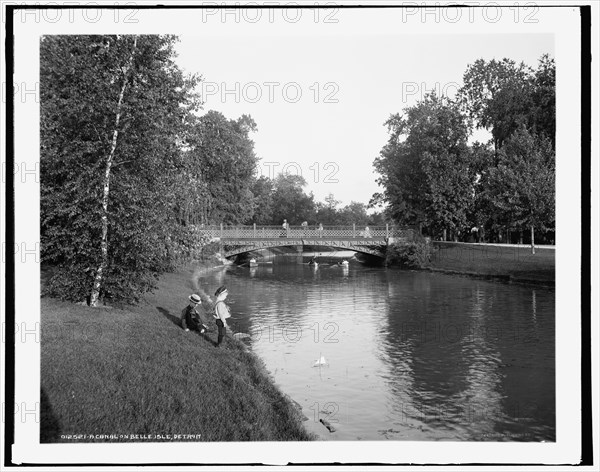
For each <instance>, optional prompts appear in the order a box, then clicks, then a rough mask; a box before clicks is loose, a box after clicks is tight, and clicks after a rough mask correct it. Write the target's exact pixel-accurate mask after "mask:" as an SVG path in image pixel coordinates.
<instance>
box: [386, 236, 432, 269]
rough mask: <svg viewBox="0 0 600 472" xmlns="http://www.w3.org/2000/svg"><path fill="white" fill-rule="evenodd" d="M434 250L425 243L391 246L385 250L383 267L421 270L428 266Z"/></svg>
mask: <svg viewBox="0 0 600 472" xmlns="http://www.w3.org/2000/svg"><path fill="white" fill-rule="evenodd" d="M435 250H436V249H435V248H434V247H433V245H432V244H431V243H428V242H427V241H419V242H412V241H411V242H408V243H396V244H391V245H390V246H388V248H387V253H386V258H385V265H388V266H389V265H400V266H404V267H412V268H419V269H422V268H425V267H427V266H428V265H429V263H430V262H431V256H432V255H433V253H434V252H435Z"/></svg>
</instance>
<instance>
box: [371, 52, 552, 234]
mask: <svg viewBox="0 0 600 472" xmlns="http://www.w3.org/2000/svg"><path fill="white" fill-rule="evenodd" d="M463 81H464V85H463V86H462V88H461V90H460V91H459V94H458V96H457V98H456V99H455V100H450V99H449V98H447V97H438V96H436V95H435V94H434V93H432V94H429V95H427V96H425V97H424V98H423V100H421V101H419V102H418V103H417V104H416V105H414V106H412V107H408V108H406V109H405V110H404V112H403V113H402V114H394V115H392V116H390V118H389V119H388V120H387V121H386V123H385V125H386V126H387V127H388V131H389V139H388V142H387V143H386V145H385V146H384V147H383V149H382V150H381V152H380V155H379V156H378V157H377V158H376V159H375V162H374V166H375V169H376V170H377V172H378V173H379V174H380V178H379V179H378V182H379V183H380V184H381V185H382V187H383V189H384V191H383V192H382V193H381V194H376V195H374V196H373V199H372V201H371V204H385V205H387V212H388V213H389V215H390V216H391V217H392V218H393V219H394V220H395V221H397V222H399V223H402V224H413V225H419V226H420V227H421V228H422V230H423V232H424V234H429V235H430V236H433V237H435V238H441V239H446V238H451V237H452V238H455V239H456V238H466V237H467V236H471V237H473V234H475V233H472V232H471V231H470V229H472V228H477V230H478V231H477V233H476V237H477V238H487V239H488V240H502V237H503V236H502V235H503V234H505V233H506V231H517V232H520V233H521V234H523V232H524V231H528V233H529V235H530V240H531V243H532V245H533V242H534V238H535V235H534V231H535V230H536V229H537V230H541V231H547V230H553V229H554V199H555V188H554V186H555V64H554V60H553V59H551V58H550V57H549V56H547V55H544V56H542V58H540V60H539V63H538V66H537V68H536V69H533V68H531V67H527V66H526V65H524V64H516V63H515V62H514V61H511V60H508V59H503V60H501V61H496V60H491V61H487V62H486V61H484V60H482V59H480V60H477V61H476V62H475V63H474V64H471V65H469V66H468V67H467V70H466V72H465V74H464V76H463ZM475 127H478V128H484V129H487V130H489V131H490V133H491V135H492V139H491V140H490V142H489V143H478V142H475V143H472V144H469V139H470V138H471V136H472V133H473V130H474V128H475ZM486 235H487V236H486ZM504 240H506V239H504Z"/></svg>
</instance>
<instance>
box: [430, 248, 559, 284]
mask: <svg viewBox="0 0 600 472" xmlns="http://www.w3.org/2000/svg"><path fill="white" fill-rule="evenodd" d="M433 244H434V246H435V248H436V251H435V253H434V254H433V255H432V257H431V262H430V264H428V266H427V268H429V269H431V270H434V271H443V272H448V273H456V274H463V275H471V276H477V277H486V278H497V279H500V280H505V281H510V282H518V283H535V284H543V285H554V280H555V250H554V248H544V247H536V253H535V254H531V247H529V246H525V245H523V246H502V245H487V244H468V243H448V242H444V243H441V242H434V243H433Z"/></svg>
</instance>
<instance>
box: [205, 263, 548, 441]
mask: <svg viewBox="0 0 600 472" xmlns="http://www.w3.org/2000/svg"><path fill="white" fill-rule="evenodd" d="M300 260H301V259H298V260H297V259H296V258H290V257H287V258H279V260H275V261H274V262H275V263H274V264H272V265H270V266H267V265H260V266H259V267H257V268H247V267H245V268H240V267H230V268H228V269H225V270H223V271H221V272H219V273H215V274H210V275H208V276H205V277H202V278H201V279H200V280H199V284H200V286H201V287H202V288H204V289H205V290H206V292H207V293H211V292H214V290H215V288H216V287H217V286H218V285H220V284H222V283H225V284H226V285H227V287H228V288H229V293H230V296H229V299H228V303H230V306H231V309H232V313H233V317H234V318H233V320H232V321H231V323H230V324H231V325H232V328H233V330H234V331H235V332H243V333H249V334H251V337H250V338H249V339H247V340H246V342H247V343H248V345H249V346H250V348H251V349H252V350H253V351H254V352H255V353H256V354H257V355H258V356H260V357H261V358H262V359H263V360H264V361H265V363H266V365H267V368H268V369H269V370H270V371H271V373H272V375H273V377H274V379H275V382H276V383H277V384H278V385H279V387H280V388H281V389H282V390H283V391H284V392H285V393H287V394H288V395H290V396H291V397H292V398H293V399H294V400H295V401H296V402H298V403H299V404H300V405H301V406H302V412H303V414H304V415H305V416H306V418H307V419H306V422H305V424H306V427H307V428H308V429H309V430H310V431H312V432H314V433H316V434H318V436H319V437H320V439H322V440H361V439H362V440H386V439H389V440H453V441H456V440H468V441H554V440H555V437H556V433H555V387H554V381H555V375H554V360H555V357H554V350H555V341H554V339H555V332H554V291H553V290H550V289H543V288H535V287H534V288H532V287H526V286H516V285H506V284H501V283H492V282H486V281H479V280H473V279H469V278H462V277H456V276H448V275H443V274H434V273H428V272H418V271H401V270H390V269H383V268H366V267H363V266H361V265H359V264H357V263H351V265H350V267H349V268H343V267H337V266H327V265H323V264H321V265H320V266H319V268H318V269H313V268H311V267H309V266H307V265H306V264H298V263H297V262H299V261H300ZM304 260H305V261H306V259H304ZM321 358H324V360H325V362H326V363H325V364H323V365H317V366H315V364H316V361H317V360H320V359H321ZM321 360H322V359H321ZM320 420H325V421H326V422H328V423H329V424H330V425H332V426H333V427H334V428H335V432H329V430H328V429H326V428H325V426H324V425H323V424H322V423H321V421H320Z"/></svg>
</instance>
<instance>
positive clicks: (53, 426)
mask: <svg viewBox="0 0 600 472" xmlns="http://www.w3.org/2000/svg"><path fill="white" fill-rule="evenodd" d="M40 413H41V414H40V443H51V442H58V441H59V440H60V423H59V422H58V419H57V418H56V416H55V415H54V411H53V410H52V405H51V404H50V400H49V399H48V395H46V392H45V391H44V389H43V388H42V391H41V394H40Z"/></svg>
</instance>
